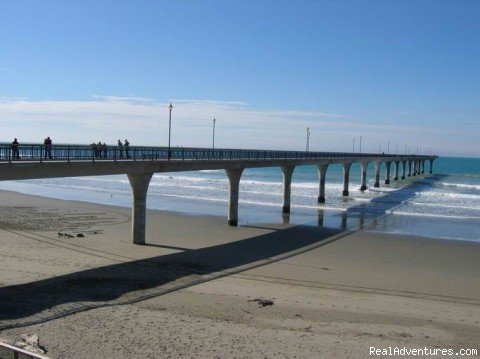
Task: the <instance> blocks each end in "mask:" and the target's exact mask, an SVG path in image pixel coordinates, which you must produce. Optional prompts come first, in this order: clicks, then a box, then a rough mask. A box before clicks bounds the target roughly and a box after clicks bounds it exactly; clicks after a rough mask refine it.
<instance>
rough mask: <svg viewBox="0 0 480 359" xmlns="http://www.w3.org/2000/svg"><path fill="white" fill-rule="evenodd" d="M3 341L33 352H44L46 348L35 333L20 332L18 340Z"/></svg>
mask: <svg viewBox="0 0 480 359" xmlns="http://www.w3.org/2000/svg"><path fill="white" fill-rule="evenodd" d="M5 343H7V344H10V345H13V346H14V347H17V348H20V349H23V350H26V351H29V352H31V353H34V354H45V353H46V352H47V350H46V349H45V347H43V346H41V345H40V340H39V339H38V335H37V334H32V335H28V334H22V335H21V337H20V339H19V340H16V341H10V343H9V342H8V341H5Z"/></svg>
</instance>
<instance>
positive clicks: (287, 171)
mask: <svg viewBox="0 0 480 359" xmlns="http://www.w3.org/2000/svg"><path fill="white" fill-rule="evenodd" d="M294 169H295V166H282V173H283V208H282V212H283V213H290V193H291V187H292V174H293V170H294Z"/></svg>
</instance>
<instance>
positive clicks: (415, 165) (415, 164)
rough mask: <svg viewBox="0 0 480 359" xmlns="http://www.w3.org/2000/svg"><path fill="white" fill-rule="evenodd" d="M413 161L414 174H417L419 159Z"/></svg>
mask: <svg viewBox="0 0 480 359" xmlns="http://www.w3.org/2000/svg"><path fill="white" fill-rule="evenodd" d="M412 162H413V173H412V176H416V175H417V161H412Z"/></svg>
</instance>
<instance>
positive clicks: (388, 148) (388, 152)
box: [387, 141, 390, 154]
mask: <svg viewBox="0 0 480 359" xmlns="http://www.w3.org/2000/svg"><path fill="white" fill-rule="evenodd" d="M387 154H390V141H388V146H387Z"/></svg>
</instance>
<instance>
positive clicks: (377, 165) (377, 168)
mask: <svg viewBox="0 0 480 359" xmlns="http://www.w3.org/2000/svg"><path fill="white" fill-rule="evenodd" d="M381 166H382V162H381V161H375V184H374V185H373V187H380V167H381Z"/></svg>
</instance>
